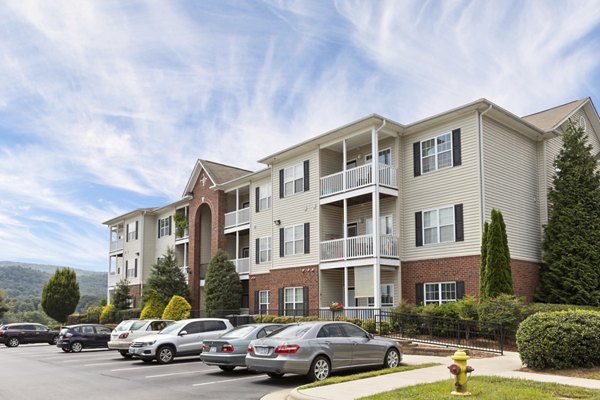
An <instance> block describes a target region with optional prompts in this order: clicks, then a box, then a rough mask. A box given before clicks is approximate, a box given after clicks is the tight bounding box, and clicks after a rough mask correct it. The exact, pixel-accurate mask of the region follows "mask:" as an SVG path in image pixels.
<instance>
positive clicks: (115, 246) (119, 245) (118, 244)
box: [109, 239, 123, 253]
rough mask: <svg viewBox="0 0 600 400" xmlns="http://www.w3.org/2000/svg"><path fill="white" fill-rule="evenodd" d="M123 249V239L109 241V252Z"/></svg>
mask: <svg viewBox="0 0 600 400" xmlns="http://www.w3.org/2000/svg"><path fill="white" fill-rule="evenodd" d="M122 250H123V239H118V240H115V241H112V242H110V250H109V251H110V252H111V253H114V252H116V251H122Z"/></svg>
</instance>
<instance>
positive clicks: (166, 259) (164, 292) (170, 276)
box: [144, 247, 190, 304]
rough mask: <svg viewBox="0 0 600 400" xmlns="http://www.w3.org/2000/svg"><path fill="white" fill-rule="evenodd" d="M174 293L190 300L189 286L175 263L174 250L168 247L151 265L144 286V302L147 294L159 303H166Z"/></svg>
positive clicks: (146, 299)
mask: <svg viewBox="0 0 600 400" xmlns="http://www.w3.org/2000/svg"><path fill="white" fill-rule="evenodd" d="M175 295H177V296H181V297H184V298H185V299H186V300H188V301H189V300H190V288H189V286H188V284H187V282H186V281H185V275H184V274H183V271H182V270H181V267H180V266H179V265H178V264H177V256H176V255H175V251H174V250H173V248H172V247H169V248H167V251H166V253H165V254H163V256H162V257H161V258H160V259H159V260H158V262H156V264H154V265H152V270H151V271H150V276H149V277H148V281H147V282H146V285H145V286H144V302H145V301H148V299H149V296H155V297H156V298H157V299H158V300H159V302H160V303H161V304H167V303H169V301H170V300H171V298H172V297H173V296H175Z"/></svg>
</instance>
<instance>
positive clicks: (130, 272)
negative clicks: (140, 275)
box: [125, 258, 138, 278]
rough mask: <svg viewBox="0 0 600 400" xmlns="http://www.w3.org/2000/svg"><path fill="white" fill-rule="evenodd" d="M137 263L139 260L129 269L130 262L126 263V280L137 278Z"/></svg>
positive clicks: (134, 261)
mask: <svg viewBox="0 0 600 400" xmlns="http://www.w3.org/2000/svg"><path fill="white" fill-rule="evenodd" d="M137 263H138V259H137V258H136V259H134V260H133V263H132V264H133V266H132V267H131V268H130V267H129V265H130V264H129V261H125V277H126V278H137Z"/></svg>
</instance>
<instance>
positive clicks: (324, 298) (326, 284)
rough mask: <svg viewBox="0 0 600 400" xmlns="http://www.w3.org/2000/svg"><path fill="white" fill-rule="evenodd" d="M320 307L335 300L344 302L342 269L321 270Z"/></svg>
mask: <svg viewBox="0 0 600 400" xmlns="http://www.w3.org/2000/svg"><path fill="white" fill-rule="evenodd" d="M319 290H320V294H319V297H320V299H321V304H320V307H327V306H328V305H329V304H331V303H333V302H334V301H335V302H338V303H343V302H344V298H345V297H344V269H343V268H340V269H330V270H323V271H321V276H320V279H319Z"/></svg>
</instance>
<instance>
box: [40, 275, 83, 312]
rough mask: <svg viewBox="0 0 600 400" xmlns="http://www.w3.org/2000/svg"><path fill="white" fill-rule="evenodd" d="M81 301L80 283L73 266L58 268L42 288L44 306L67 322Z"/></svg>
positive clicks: (46, 309) (46, 310) (45, 310)
mask: <svg viewBox="0 0 600 400" xmlns="http://www.w3.org/2000/svg"><path fill="white" fill-rule="evenodd" d="M77 303H79V283H77V275H76V274H75V271H74V270H72V269H71V268H58V269H57V270H56V272H55V273H54V275H52V276H51V277H50V279H48V282H46V284H44V287H43V289H42V308H43V309H44V312H45V313H46V314H47V315H48V316H50V317H52V318H54V319H55V320H57V321H58V322H66V321H67V316H68V315H69V314H72V313H73V311H75V307H77Z"/></svg>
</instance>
